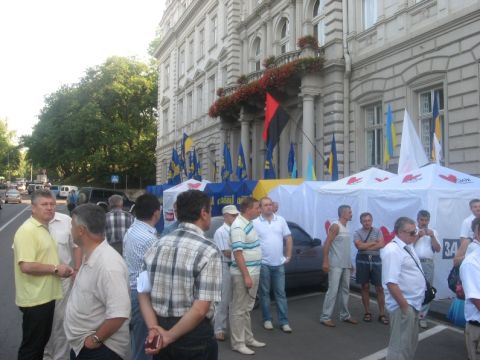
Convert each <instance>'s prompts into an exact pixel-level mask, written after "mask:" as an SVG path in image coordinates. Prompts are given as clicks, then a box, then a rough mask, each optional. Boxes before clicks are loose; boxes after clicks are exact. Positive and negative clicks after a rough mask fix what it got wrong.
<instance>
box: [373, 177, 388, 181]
mask: <svg viewBox="0 0 480 360" xmlns="http://www.w3.org/2000/svg"><path fill="white" fill-rule="evenodd" d="M375 180H376V181H377V182H382V181H385V180H388V177H384V178H383V179H380V178H375Z"/></svg>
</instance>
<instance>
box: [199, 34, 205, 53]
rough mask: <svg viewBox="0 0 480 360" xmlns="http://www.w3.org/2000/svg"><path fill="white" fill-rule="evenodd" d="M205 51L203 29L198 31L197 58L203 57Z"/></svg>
mask: <svg viewBox="0 0 480 360" xmlns="http://www.w3.org/2000/svg"><path fill="white" fill-rule="evenodd" d="M204 51H205V29H204V28H201V29H200V30H199V31H198V58H199V59H200V58H201V57H203V54H204Z"/></svg>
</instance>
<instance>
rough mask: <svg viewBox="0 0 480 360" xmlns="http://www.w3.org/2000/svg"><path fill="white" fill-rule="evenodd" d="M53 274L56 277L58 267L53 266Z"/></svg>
mask: <svg viewBox="0 0 480 360" xmlns="http://www.w3.org/2000/svg"><path fill="white" fill-rule="evenodd" d="M53 273H54V274H55V275H58V265H55V266H54V268H53Z"/></svg>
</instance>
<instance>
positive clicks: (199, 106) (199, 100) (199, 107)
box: [197, 85, 203, 117]
mask: <svg viewBox="0 0 480 360" xmlns="http://www.w3.org/2000/svg"><path fill="white" fill-rule="evenodd" d="M202 115H203V85H199V86H197V117H200V116H202Z"/></svg>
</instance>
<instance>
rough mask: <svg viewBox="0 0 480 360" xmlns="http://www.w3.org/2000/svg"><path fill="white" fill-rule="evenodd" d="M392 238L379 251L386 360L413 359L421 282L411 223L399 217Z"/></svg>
mask: <svg viewBox="0 0 480 360" xmlns="http://www.w3.org/2000/svg"><path fill="white" fill-rule="evenodd" d="M394 232H395V235H396V236H395V238H394V239H393V240H392V241H391V242H390V243H388V244H387V245H386V246H385V247H384V248H383V249H382V250H381V251H380V256H381V258H382V283H383V288H384V290H385V305H386V308H387V310H388V312H389V313H390V324H391V325H390V341H389V344H388V352H387V360H393V359H395V360H397V359H398V360H400V359H402V360H403V359H405V360H407V359H413V358H414V356H415V350H416V348H417V343H418V325H417V324H418V312H419V311H420V309H421V308H422V302H423V298H424V295H425V286H426V285H425V279H424V277H423V274H422V271H421V270H420V267H419V265H417V264H420V259H419V258H418V256H417V254H416V253H415V250H414V248H413V246H412V245H413V244H414V242H415V241H416V239H417V227H416V224H415V221H413V220H412V219H410V218H408V217H400V218H398V219H397V221H396V222H395V226H394Z"/></svg>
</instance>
